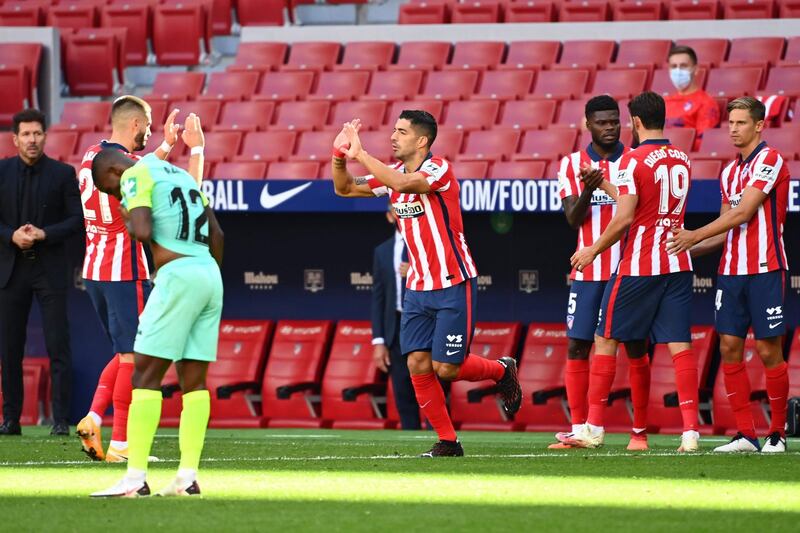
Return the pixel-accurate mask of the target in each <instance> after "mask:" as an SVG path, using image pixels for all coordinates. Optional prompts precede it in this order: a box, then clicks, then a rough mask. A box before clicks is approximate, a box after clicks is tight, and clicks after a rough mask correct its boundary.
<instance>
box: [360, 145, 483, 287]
mask: <svg viewBox="0 0 800 533" xmlns="http://www.w3.org/2000/svg"><path fill="white" fill-rule="evenodd" d="M392 168H394V169H395V170H398V171H400V172H404V171H405V170H404V168H403V164H402V163H397V164H395V165H393V166H392ZM419 172H422V173H423V174H424V175H425V176H426V177H427V179H428V183H429V184H430V186H431V191H430V192H429V193H427V194H411V193H399V192H396V191H393V190H392V189H390V188H388V187H387V186H385V185H383V184H382V183H381V182H380V181H378V180H377V179H375V178H373V177H372V176H369V179H368V181H367V183H368V184H369V186H370V188H371V189H372V192H373V193H375V196H385V195H390V198H391V201H392V205H393V206H394V211H395V215H396V216H397V227H398V228H399V229H400V233H401V234H402V235H403V239H404V240H405V242H406V247H407V248H408V257H409V263H410V267H409V270H408V275H407V278H406V288H407V289H410V290H414V291H431V290H436V289H444V288H447V287H452V286H453V285H458V284H459V283H461V282H463V281H465V280H468V279H471V278H474V277H476V276H477V275H478V271H477V269H476V268H475V261H473V260H472V254H471V253H470V251H469V246H467V240H466V238H465V237H464V224H463V222H462V219H461V205H460V203H459V185H458V181H457V180H456V176H455V174H454V173H453V168H452V166H451V165H450V163H449V162H448V161H447V160H445V159H442V158H440V157H429V158H428V159H426V160H425V162H424V163H422V166H421V167H420V168H419Z"/></svg>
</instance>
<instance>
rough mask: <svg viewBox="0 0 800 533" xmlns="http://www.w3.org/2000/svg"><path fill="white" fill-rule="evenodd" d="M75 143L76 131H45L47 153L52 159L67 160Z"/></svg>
mask: <svg viewBox="0 0 800 533" xmlns="http://www.w3.org/2000/svg"><path fill="white" fill-rule="evenodd" d="M77 144H78V132H77V131H51V132H48V133H47V155H48V157H51V158H53V159H58V160H61V161H67V160H68V159H70V158H72V157H73V155H74V154H75V148H76V145H77Z"/></svg>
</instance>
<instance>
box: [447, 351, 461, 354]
mask: <svg viewBox="0 0 800 533" xmlns="http://www.w3.org/2000/svg"><path fill="white" fill-rule="evenodd" d="M458 352H459V351H458V350H456V351H455V352H451V351H450V350H447V355H455V354H457V353H458Z"/></svg>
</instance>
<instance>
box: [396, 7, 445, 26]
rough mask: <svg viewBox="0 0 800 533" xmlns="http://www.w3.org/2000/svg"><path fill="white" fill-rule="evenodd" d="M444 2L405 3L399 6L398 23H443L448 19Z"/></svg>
mask: <svg viewBox="0 0 800 533" xmlns="http://www.w3.org/2000/svg"><path fill="white" fill-rule="evenodd" d="M447 15H448V13H447V6H446V5H445V4H428V3H424V2H422V3H414V2H412V3H407V4H403V5H401V6H400V12H399V14H398V18H397V23H398V24H444V23H445V22H447V21H448V20H447V19H448V16H447Z"/></svg>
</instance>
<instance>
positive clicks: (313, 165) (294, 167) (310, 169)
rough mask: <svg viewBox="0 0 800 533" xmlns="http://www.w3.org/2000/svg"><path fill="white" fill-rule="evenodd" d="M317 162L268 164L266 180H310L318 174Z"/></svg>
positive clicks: (318, 164)
mask: <svg viewBox="0 0 800 533" xmlns="http://www.w3.org/2000/svg"><path fill="white" fill-rule="evenodd" d="M319 166H320V163H319V161H280V162H277V163H276V162H273V163H270V164H269V168H268V169H267V179H268V180H306V179H308V180H311V179H316V178H317V174H319Z"/></svg>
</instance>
